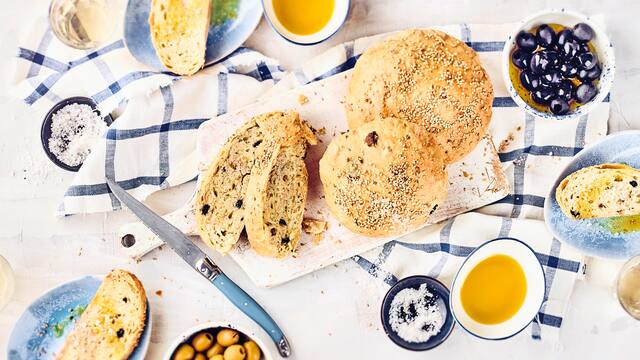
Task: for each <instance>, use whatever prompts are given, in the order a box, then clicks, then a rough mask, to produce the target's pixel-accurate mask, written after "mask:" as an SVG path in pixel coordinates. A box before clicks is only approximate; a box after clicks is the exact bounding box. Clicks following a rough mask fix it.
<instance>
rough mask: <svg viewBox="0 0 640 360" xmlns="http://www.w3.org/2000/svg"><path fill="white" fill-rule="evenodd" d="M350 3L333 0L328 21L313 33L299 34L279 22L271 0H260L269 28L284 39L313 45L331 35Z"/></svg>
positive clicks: (346, 0)
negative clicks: (331, 12) (331, 11)
mask: <svg viewBox="0 0 640 360" xmlns="http://www.w3.org/2000/svg"><path fill="white" fill-rule="evenodd" d="M350 5H351V1H350V0H334V6H333V14H332V15H331V18H330V19H329V22H327V24H326V25H325V26H324V27H323V28H322V29H320V30H319V31H317V32H315V33H313V34H309V35H300V34H296V33H294V32H291V31H289V30H288V29H287V28H286V27H285V26H284V25H283V24H282V22H280V19H278V16H276V12H275V9H274V7H273V0H262V7H263V8H264V17H265V18H266V19H267V22H268V23H269V25H271V28H272V29H273V30H274V31H275V32H276V33H278V34H279V35H280V36H282V37H283V38H284V39H285V40H287V41H289V42H291V43H294V44H297V45H315V44H319V43H321V42H323V41H325V40H327V39H328V38H330V37H332V36H333V35H334V34H335V33H337V32H338V30H340V28H341V27H342V25H344V23H345V22H346V21H347V17H349V7H350Z"/></svg>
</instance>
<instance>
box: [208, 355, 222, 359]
mask: <svg viewBox="0 0 640 360" xmlns="http://www.w3.org/2000/svg"><path fill="white" fill-rule="evenodd" d="M209 360H224V356H222V354H217V355H213V356H212V357H210V358H209Z"/></svg>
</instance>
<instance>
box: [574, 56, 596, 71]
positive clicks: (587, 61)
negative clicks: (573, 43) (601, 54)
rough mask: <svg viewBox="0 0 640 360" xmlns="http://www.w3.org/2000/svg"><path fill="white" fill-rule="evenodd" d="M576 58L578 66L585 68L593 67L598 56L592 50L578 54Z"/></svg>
mask: <svg viewBox="0 0 640 360" xmlns="http://www.w3.org/2000/svg"><path fill="white" fill-rule="evenodd" d="M577 59H578V65H579V66H580V68H582V69H585V70H591V69H593V67H594V66H596V64H597V63H598V57H597V56H596V55H595V54H594V53H592V52H586V53H582V54H579V55H578V57H577Z"/></svg>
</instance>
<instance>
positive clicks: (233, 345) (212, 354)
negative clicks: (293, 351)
mask: <svg viewBox="0 0 640 360" xmlns="http://www.w3.org/2000/svg"><path fill="white" fill-rule="evenodd" d="M247 334H249V332H247V331H246V330H240V329H238V328H236V327H232V326H231V325H221V324H217V323H204V324H200V325H197V326H195V327H193V328H191V329H189V330H187V331H185V332H184V333H182V334H181V335H180V336H179V337H178V338H177V339H176V340H175V341H174V342H173V344H171V346H170V347H169V350H168V351H167V353H166V354H165V356H164V360H270V359H272V357H271V355H270V354H269V353H268V349H267V348H266V347H265V345H264V343H263V342H262V341H261V340H260V339H258V338H257V337H256V336H255V335H253V334H252V335H253V336H251V337H250V336H249V335H247Z"/></svg>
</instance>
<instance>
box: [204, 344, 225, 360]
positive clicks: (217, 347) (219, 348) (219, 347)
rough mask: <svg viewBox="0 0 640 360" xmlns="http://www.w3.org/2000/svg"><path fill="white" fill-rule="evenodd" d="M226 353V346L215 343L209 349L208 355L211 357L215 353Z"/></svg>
mask: <svg viewBox="0 0 640 360" xmlns="http://www.w3.org/2000/svg"><path fill="white" fill-rule="evenodd" d="M223 353H224V346H222V345H220V344H218V343H215V344H214V345H213V346H212V347H210V348H209V350H207V357H208V358H209V359H211V358H212V357H214V356H215V355H222V354H223Z"/></svg>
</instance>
